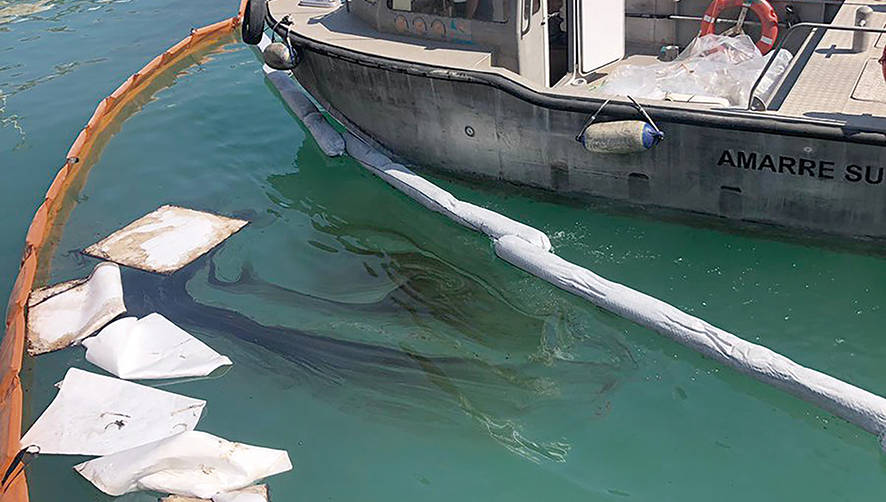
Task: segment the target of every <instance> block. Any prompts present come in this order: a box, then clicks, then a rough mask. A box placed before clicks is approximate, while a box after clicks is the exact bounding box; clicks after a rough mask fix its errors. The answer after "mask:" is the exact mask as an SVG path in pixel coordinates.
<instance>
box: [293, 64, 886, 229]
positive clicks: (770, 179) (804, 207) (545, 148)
mask: <svg viewBox="0 0 886 502" xmlns="http://www.w3.org/2000/svg"><path fill="white" fill-rule="evenodd" d="M294 74H295V76H296V78H297V79H298V80H299V82H300V83H301V84H302V85H303V86H304V87H305V88H306V89H307V90H308V91H309V92H310V93H311V94H312V95H313V96H314V97H315V98H317V99H318V101H320V102H321V103H322V104H323V105H324V106H326V107H327V109H328V110H329V111H330V113H332V114H333V115H334V116H336V117H337V118H339V119H341V120H344V121H345V122H346V123H349V124H350V125H352V126H355V127H357V128H359V130H360V131H361V132H362V133H364V134H365V135H367V136H369V137H371V138H372V139H373V140H375V141H376V142H378V143H379V144H380V145H381V146H383V147H384V148H386V149H388V150H389V151H391V152H392V153H393V154H394V155H395V156H396V157H397V158H398V159H399V160H401V161H403V162H404V163H408V164H410V165H413V166H417V167H419V168H420V169H427V168H430V169H436V170H441V171H444V172H448V173H454V174H457V175H460V176H467V177H480V178H487V179H493V180H504V181H508V182H512V183H516V184H519V185H525V186H530V187H536V188H541V189H545V190H549V191H552V192H556V193H559V194H563V195H565V196H569V197H602V198H606V199H613V200H617V201H623V202H627V203H631V204H636V205H643V206H656V207H661V208H670V209H676V210H680V211H688V212H692V213H701V214H705V215H710V216H712V217H718V218H723V219H727V220H730V221H735V222H753V223H765V224H771V225H778V226H782V227H789V228H792V229H799V230H801V231H807V232H806V233H808V231H811V232H813V233H815V234H830V235H837V236H842V237H848V238H854V239H867V240H871V239H872V240H875V241H883V240H886V172H884V171H886V167H884V166H886V148H884V147H883V146H881V145H878V144H876V143H875V142H868V143H865V142H856V141H853V140H851V139H847V140H845V141H842V140H840V139H839V137H838V136H837V137H835V139H823V138H822V137H821V135H818V137H815V136H814V135H810V136H805V135H804V134H802V130H800V131H801V132H799V133H798V132H796V131H794V132H791V133H788V134H779V133H772V132H765V131H760V130H756V131H755V130H748V128H747V127H744V128H741V127H735V128H731V127H729V123H728V121H725V122H724V121H723V120H721V121H720V123H721V124H724V123H725V126H723V125H721V126H717V127H712V126H711V125H710V123H709V122H705V121H703V120H699V121H698V122H697V123H693V121H692V120H691V119H690V120H686V118H685V114H684V116H683V118H682V119H681V120H679V121H678V120H673V121H669V120H668V119H667V118H666V117H665V118H662V117H659V116H656V115H655V113H653V117H654V118H655V120H656V122H657V125H658V126H659V127H660V128H661V129H662V130H663V131H664V132H665V134H666V139H665V141H664V142H662V143H661V144H659V145H658V146H656V147H655V148H653V149H651V150H649V151H646V152H642V153H633V154H622V155H606V154H595V153H591V152H588V151H587V150H585V149H584V148H583V147H582V145H581V144H580V143H578V142H577V141H576V139H575V137H576V134H577V133H578V132H579V131H580V130H581V126H582V124H583V123H584V122H585V121H586V120H587V117H588V114H587V113H586V112H578V111H568V110H562V109H556V108H553V107H546V106H542V105H539V104H537V103H532V102H530V101H529V100H526V99H521V98H520V97H517V96H515V95H513V94H512V93H509V92H506V91H505V90H502V89H501V88H498V87H495V86H492V85H488V84H485V83H482V82H471V81H464V80H458V79H446V78H435V77H434V76H432V75H427V74H421V73H419V72H405V71H398V70H397V69H395V68H385V67H379V66H372V65H368V64H365V62H361V61H359V60H352V59H346V58H341V57H335V56H332V55H329V54H324V53H320V52H313V51H310V50H308V51H304V54H303V61H302V63H301V65H300V66H299V67H298V68H296V69H295V71H294ZM607 110H608V108H607ZM605 112H606V110H604V114H602V115H601V117H600V120H607V119H610V118H616V117H607V116H606V115H605ZM690 117H691V113H690ZM621 118H623V117H621Z"/></svg>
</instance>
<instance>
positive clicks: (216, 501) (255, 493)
mask: <svg viewBox="0 0 886 502" xmlns="http://www.w3.org/2000/svg"><path fill="white" fill-rule="evenodd" d="M270 500H271V499H270V492H268V485H251V486H247V487H246V488H241V489H239V490H234V491H231V492H224V493H219V494H217V495H215V496H214V497H212V498H211V499H200V498H196V497H181V496H179V495H170V496H168V497H163V498H162V499H160V502H269V501H270Z"/></svg>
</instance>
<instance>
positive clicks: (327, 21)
mask: <svg viewBox="0 0 886 502" xmlns="http://www.w3.org/2000/svg"><path fill="white" fill-rule="evenodd" d="M299 2H300V0H274V1H273V2H269V3H268V9H269V10H270V12H271V16H272V17H273V18H274V19H283V16H287V15H288V16H289V19H291V20H292V22H293V26H295V27H296V28H297V30H298V33H299V34H300V35H302V36H305V37H307V38H310V39H312V40H317V41H323V42H326V43H329V44H332V45H335V46H337V47H341V48H343V49H350V50H353V51H357V52H362V53H364V54H371V55H378V54H385V55H391V54H394V55H396V56H397V58H398V59H402V60H405V61H416V62H418V61H420V62H422V63H425V64H430V65H435V66H445V67H449V68H457V69H461V70H490V69H492V51H490V50H484V49H483V48H478V47H476V46H473V45H472V46H470V47H466V46H465V45H463V44H453V43H446V42H437V41H433V40H419V39H415V38H409V37H404V36H399V35H394V34H388V33H381V32H378V31H376V30H374V29H372V27H370V26H368V25H367V24H366V23H364V22H362V21H361V20H359V19H358V18H357V17H356V16H352V15H350V14H348V13H347V12H346V11H345V9H344V7H342V6H337V7H334V8H324V7H307V6H303V5H299Z"/></svg>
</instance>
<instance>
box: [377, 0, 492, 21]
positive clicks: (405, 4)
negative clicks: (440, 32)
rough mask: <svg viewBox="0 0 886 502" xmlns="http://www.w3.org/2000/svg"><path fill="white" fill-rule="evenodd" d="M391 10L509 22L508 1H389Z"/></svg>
mask: <svg viewBox="0 0 886 502" xmlns="http://www.w3.org/2000/svg"><path fill="white" fill-rule="evenodd" d="M387 1H388V8H389V9H391V10H397V11H405V12H414V13H416V14H427V15H430V16H440V17H453V18H459V19H473V20H476V21H486V22H495V23H506V22H508V0H387Z"/></svg>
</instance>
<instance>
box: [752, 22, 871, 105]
mask: <svg viewBox="0 0 886 502" xmlns="http://www.w3.org/2000/svg"><path fill="white" fill-rule="evenodd" d="M801 28H809V29H816V28H822V29H824V31H827V30H838V31H852V32H861V33H886V28H867V27H863V26H843V25H834V24H825V23H797V24H795V25H793V26H791V27H790V28H788V32H787V33H785V35H784V36H783V37H781V38H780V39H779V40H778V42H777V43H776V44H775V47H773V48H772V51H771V53H772V57H770V58H769V60H768V61H767V62H766V65H765V66H763V71H761V72H760V76H758V77H757V80H756V81H755V82H754V85H753V87H751V93H750V99H748V110H755V111H766V108H767V106H768V104H767V103H765V102H763V100H762V99H761V100H758V106H759V105H762V108H756V107H755V103H754V92H755V91H756V90H757V86H759V85H760V82H761V81H762V80H763V77H764V76H765V75H766V72H768V71H769V67H770V66H772V63H773V62H774V61H775V56H776V55H777V54H778V51H780V50H781V48H782V46H784V44H785V42H786V41H787V40H788V38H790V36H791V35H793V34H794V32H795V31H797V30H799V29H801ZM776 90H777V89H773V91H776ZM773 94H774V92H773Z"/></svg>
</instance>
